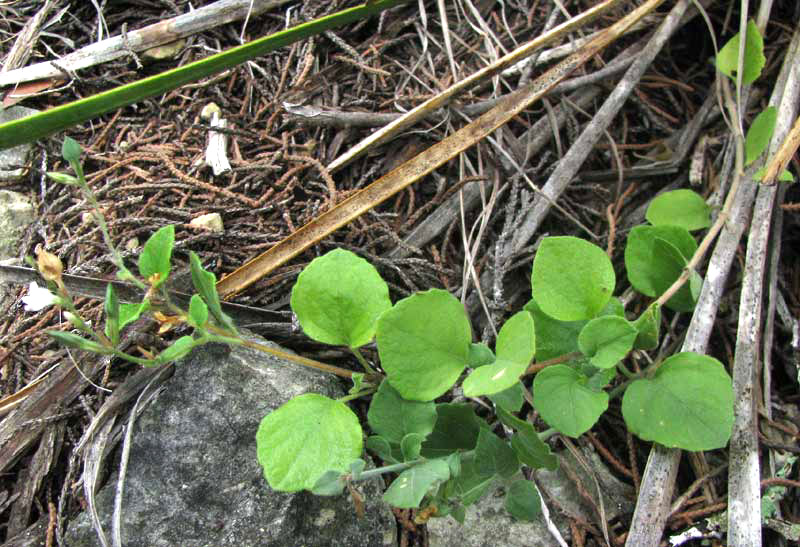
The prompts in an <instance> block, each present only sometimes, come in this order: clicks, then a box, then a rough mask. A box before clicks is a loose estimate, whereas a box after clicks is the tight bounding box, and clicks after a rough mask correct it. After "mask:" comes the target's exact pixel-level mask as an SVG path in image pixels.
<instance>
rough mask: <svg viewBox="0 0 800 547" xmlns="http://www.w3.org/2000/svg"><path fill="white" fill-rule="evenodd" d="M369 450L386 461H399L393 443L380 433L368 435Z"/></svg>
mask: <svg viewBox="0 0 800 547" xmlns="http://www.w3.org/2000/svg"><path fill="white" fill-rule="evenodd" d="M367 450H369V451H370V452H372V453H373V454H375V455H376V456H378V457H379V458H380V459H382V460H383V461H384V462H386V463H397V458H395V457H394V454H393V453H392V445H390V444H389V441H387V440H386V439H384V438H383V437H381V436H380V435H372V436H370V437H367Z"/></svg>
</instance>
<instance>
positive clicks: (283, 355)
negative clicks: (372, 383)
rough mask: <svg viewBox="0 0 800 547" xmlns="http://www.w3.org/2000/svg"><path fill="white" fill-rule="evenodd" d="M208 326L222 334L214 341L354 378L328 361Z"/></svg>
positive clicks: (210, 329) (345, 370) (209, 328)
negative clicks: (286, 350) (327, 362)
mask: <svg viewBox="0 0 800 547" xmlns="http://www.w3.org/2000/svg"><path fill="white" fill-rule="evenodd" d="M206 328H208V330H209V331H211V332H215V331H216V332H219V333H220V334H221V336H215V337H214V341H216V342H222V343H225V344H234V345H237V346H244V347H246V348H250V349H254V350H257V351H260V352H262V353H268V354H270V355H272V356H274V357H277V358H278V359H284V360H286V361H291V362H293V363H297V364H298V365H303V366H304V367H309V368H314V369H317V370H321V371H323V372H330V373H331V374H336V375H337V376H341V377H342V378H352V377H353V371H352V370H347V369H344V368H340V367H336V366H333V365H328V364H326V363H320V362H319V361H315V360H313V359H307V358H305V357H300V356H299V355H294V354H292V353H287V352H285V351H281V350H279V349H275V348H273V347H270V346H267V345H266V344H259V343H258V342H252V341H250V340H245V339H244V338H233V337H231V336H228V333H226V332H225V331H222V330H221V329H218V328H216V327H213V326H211V325H208V326H207V327H206Z"/></svg>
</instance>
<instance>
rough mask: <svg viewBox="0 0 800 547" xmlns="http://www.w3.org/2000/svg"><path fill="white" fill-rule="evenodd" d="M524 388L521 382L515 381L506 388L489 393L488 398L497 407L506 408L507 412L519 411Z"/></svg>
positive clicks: (523, 396)
mask: <svg viewBox="0 0 800 547" xmlns="http://www.w3.org/2000/svg"><path fill="white" fill-rule="evenodd" d="M524 389H525V388H524V387H523V385H522V383H521V382H517V383H516V384H514V385H513V386H511V387H510V388H508V389H504V390H503V391H501V392H499V393H494V394H492V395H489V399H491V401H492V402H493V403H494V404H495V405H496V406H497V407H499V408H502V409H504V410H507V411H508V412H519V410H520V409H521V408H522V405H523V404H525V395H524V394H523V390H524Z"/></svg>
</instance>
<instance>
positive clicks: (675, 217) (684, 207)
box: [645, 188, 711, 232]
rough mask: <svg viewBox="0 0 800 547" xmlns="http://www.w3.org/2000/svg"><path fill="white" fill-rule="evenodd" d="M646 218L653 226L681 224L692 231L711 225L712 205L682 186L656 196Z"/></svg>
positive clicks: (649, 206) (648, 208)
mask: <svg viewBox="0 0 800 547" xmlns="http://www.w3.org/2000/svg"><path fill="white" fill-rule="evenodd" d="M645 218H647V220H648V222H650V224H652V225H653V226H680V227H681V228H685V229H686V230H688V231H690V232H691V231H694V230H701V229H703V228H708V227H709V226H711V207H709V205H708V204H707V203H706V201H705V200H704V199H703V196H701V195H700V194H698V193H697V192H694V191H692V190H688V189H683V188H682V189H678V190H672V191H671V192H664V193H663V194H659V195H658V196H656V197H655V198H654V199H653V201H651V202H650V205H648V207H647V212H646V213H645Z"/></svg>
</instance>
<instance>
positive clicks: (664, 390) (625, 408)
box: [622, 352, 733, 450]
mask: <svg viewBox="0 0 800 547" xmlns="http://www.w3.org/2000/svg"><path fill="white" fill-rule="evenodd" d="M622 415H623V417H624V418H625V423H626V424H627V425H628V429H630V430H631V431H632V432H633V433H634V434H636V435H637V436H639V437H640V438H642V439H644V440H646V441H655V442H657V443H660V444H663V445H664V446H669V447H678V448H682V449H684V450H713V449H715V448H722V447H723V446H725V445H726V444H727V443H728V439H730V436H731V428H732V427H733V387H732V384H731V377H730V376H729V375H728V373H727V371H726V370H725V367H724V366H722V363H720V362H719V361H717V360H716V359H714V358H713V357H708V356H707V355H700V354H697V353H692V352H685V353H678V354H675V355H672V356H671V357H668V358H667V359H665V360H664V362H663V363H662V364H661V366H660V367H659V368H658V370H657V371H656V373H655V375H654V376H653V377H652V378H650V379H644V380H636V381H635V382H633V383H632V384H631V385H630V386H628V389H627V390H626V391H625V395H624V397H623V399H622Z"/></svg>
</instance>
